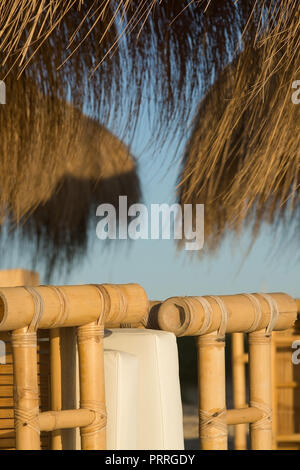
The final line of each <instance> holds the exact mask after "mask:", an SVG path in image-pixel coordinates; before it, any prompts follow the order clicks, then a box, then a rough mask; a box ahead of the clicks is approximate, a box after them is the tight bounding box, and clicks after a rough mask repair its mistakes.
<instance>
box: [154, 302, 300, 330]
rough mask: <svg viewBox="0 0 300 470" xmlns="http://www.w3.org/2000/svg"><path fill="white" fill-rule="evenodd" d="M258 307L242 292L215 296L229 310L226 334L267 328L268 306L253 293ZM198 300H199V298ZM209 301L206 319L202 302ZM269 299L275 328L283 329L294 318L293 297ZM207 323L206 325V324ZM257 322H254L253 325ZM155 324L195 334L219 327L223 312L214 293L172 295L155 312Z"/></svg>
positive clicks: (295, 310)
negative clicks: (273, 307)
mask: <svg viewBox="0 0 300 470" xmlns="http://www.w3.org/2000/svg"><path fill="white" fill-rule="evenodd" d="M254 297H255V299H256V300H257V302H258V304H257V309H255V308H254V304H253V303H252V301H251V300H250V299H249V297H247V295H244V294H237V295H221V296H219V297H218V299H220V300H221V302H223V303H224V305H225V307H226V310H227V311H228V321H227V324H226V333H237V332H241V333H242V332H244V333H246V332H248V331H249V330H251V329H252V328H253V325H254V326H255V329H256V330H260V329H263V328H267V326H268V324H269V322H270V306H269V304H268V302H267V300H266V299H265V298H264V297H263V296H262V295H260V294H254ZM199 299H200V300H199ZM201 299H204V301H206V302H208V304H209V305H208V308H209V309H210V313H209V317H210V318H209V320H207V316H208V315H207V313H206V311H205V307H204V305H206V304H204V303H201ZM272 299H273V300H274V301H275V302H276V304H277V306H278V311H279V316H278V320H277V322H276V325H275V327H274V330H286V329H288V328H290V327H291V325H292V324H293V323H294V321H295V318H296V312H297V306H296V302H295V300H294V299H293V298H292V297H290V296H289V295H287V294H282V293H272ZM206 322H207V324H208V326H207V328H205V326H206V325H205V323H206ZM256 322H257V324H256ZM158 323H159V327H160V328H161V329H162V330H166V331H173V332H174V333H175V334H176V336H198V335H199V334H201V335H202V334H203V331H204V330H203V328H205V334H208V333H212V332H214V331H216V330H218V329H219V328H220V326H221V323H222V311H221V309H220V307H219V305H218V303H217V300H216V298H215V296H204V297H171V298H169V299H167V300H166V301H165V302H163V303H162V304H161V306H160V308H159V312H158Z"/></svg>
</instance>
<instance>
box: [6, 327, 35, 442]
mask: <svg viewBox="0 0 300 470" xmlns="http://www.w3.org/2000/svg"><path fill="white" fill-rule="evenodd" d="M12 348H13V361H14V420H15V430H16V449H17V450H39V449H40V430H39V423H38V416H39V391H38V380H37V335H36V332H33V333H31V332H30V333H29V332H28V331H27V328H22V329H21V330H15V331H13V333H12Z"/></svg>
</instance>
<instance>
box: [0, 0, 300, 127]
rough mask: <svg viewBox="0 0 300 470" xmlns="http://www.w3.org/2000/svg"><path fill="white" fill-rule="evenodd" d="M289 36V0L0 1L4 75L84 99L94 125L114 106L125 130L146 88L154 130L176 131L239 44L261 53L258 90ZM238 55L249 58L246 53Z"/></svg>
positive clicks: (295, 22)
mask: <svg viewBox="0 0 300 470" xmlns="http://www.w3.org/2000/svg"><path fill="white" fill-rule="evenodd" d="M298 38H299V4H298V1H297V0H253V1H250V0H247V1H233V0H223V1H222V2H220V1H219V0H191V1H189V0H176V1H174V0H165V1H158V0H142V1H141V0H92V1H89V2H88V1H86V0H67V1H65V0H40V1H37V0H7V1H6V2H1V4H0V41H1V50H0V60H1V63H2V67H3V76H5V75H6V74H7V73H12V74H13V75H14V76H15V75H16V74H19V73H22V71H24V70H25V71H26V75H28V76H31V77H33V78H34V80H35V82H36V83H37V82H38V83H39V85H40V87H41V88H43V89H44V90H46V91H47V94H48V95H51V94H54V95H56V96H59V97H64V98H67V97H68V98H70V99H71V100H72V101H73V102H74V103H75V104H76V105H78V106H83V104H84V103H86V102H87V101H88V102H89V104H90V106H91V107H92V108H93V109H94V111H99V112H101V117H102V119H101V120H102V122H106V119H107V118H108V116H109V115H110V116H111V115H114V113H117V112H118V111H119V110H120V108H121V107H122V106H123V108H122V109H123V110H126V112H127V116H130V119H128V120H127V123H128V126H129V127H131V128H132V129H134V126H135V123H136V118H137V117H138V113H139V109H140V104H141V101H142V99H143V98H145V97H146V98H149V99H151V93H152V92H153V91H155V101H154V103H152V106H153V104H154V106H155V107H156V111H157V113H156V114H155V117H154V119H155V121H154V122H155V123H156V130H157V132H159V133H160V136H162V135H164V133H163V132H162V129H164V130H165V131H168V130H170V128H171V127H174V125H175V126H176V124H177V126H179V128H181V127H180V126H182V123H184V122H185V121H186V119H187V118H188V116H189V112H190V109H191V104H192V103H193V101H194V99H195V98H196V99H197V96H200V95H201V93H203V92H205V91H206V90H207V87H209V86H210V85H211V84H212V82H213V81H214V79H215V77H216V76H217V74H218V73H219V72H220V71H222V70H223V69H224V67H225V66H226V65H228V63H229V62H230V61H231V60H232V59H233V58H234V57H236V56H237V55H238V54H239V53H240V52H241V51H243V50H244V49H245V47H244V46H245V44H251V45H252V46H253V47H255V48H257V49H259V50H260V54H259V60H260V68H261V71H260V74H259V75H258V76H257V77H256V78H255V80H254V88H255V89H256V90H258V88H260V87H261V86H263V84H264V82H266V81H268V80H269V78H270V77H271V76H272V75H273V74H274V73H275V69H274V68H273V59H274V56H276V55H277V54H280V55H281V56H282V59H281V63H280V64H279V65H278V66H279V67H283V66H284V65H285V63H286V62H289V61H290V57H291V55H295V54H296V50H292V48H293V47H294V45H295V44H296V45H297V42H298ZM244 60H245V61H246V63H247V62H248V61H250V60H251V52H250V57H248V55H247V49H246V50H245V54H244ZM93 71H94V72H95V73H94V74H93V75H92V77H90V73H91V72H93ZM89 78H90V79H89ZM245 85H246V83H245ZM242 88H244V87H242ZM152 109H153V108H152Z"/></svg>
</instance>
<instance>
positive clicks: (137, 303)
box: [0, 284, 149, 331]
mask: <svg viewBox="0 0 300 470" xmlns="http://www.w3.org/2000/svg"><path fill="white" fill-rule="evenodd" d="M34 292H35V297H36V298H38V299H41V302H42V309H43V314H42V316H41V318H40V320H39V328H42V329H50V328H60V327H68V326H81V325H85V324H87V323H92V322H94V321H98V319H99V316H100V315H103V318H104V322H105V323H107V324H110V325H112V326H113V325H118V324H120V323H122V322H128V323H139V322H141V321H142V319H143V318H144V317H145V316H147V314H148V310H149V302H148V298H147V295H146V293H145V291H144V289H143V288H142V287H141V286H139V285H138V284H123V285H114V284H102V285H98V286H97V285H81V286H59V287H55V286H38V287H35V288H34ZM34 311H35V298H34V296H33V295H32V293H31V292H30V291H29V290H27V288H24V287H2V288H0V331H11V330H16V329H20V328H24V327H28V326H29V325H30V323H31V322H32V320H33V316H34Z"/></svg>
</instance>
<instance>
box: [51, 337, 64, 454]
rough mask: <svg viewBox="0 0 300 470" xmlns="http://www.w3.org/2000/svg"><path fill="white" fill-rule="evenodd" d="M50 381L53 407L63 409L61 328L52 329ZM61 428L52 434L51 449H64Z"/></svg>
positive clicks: (53, 408) (54, 409)
mask: <svg viewBox="0 0 300 470" xmlns="http://www.w3.org/2000/svg"><path fill="white" fill-rule="evenodd" d="M50 382H51V409H52V411H54V412H55V411H60V410H61V409H62V383H61V339H60V330H59V328H54V329H52V330H50ZM62 448H63V446H62V432H61V429H55V430H53V432H52V435H51V449H52V450H62Z"/></svg>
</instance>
